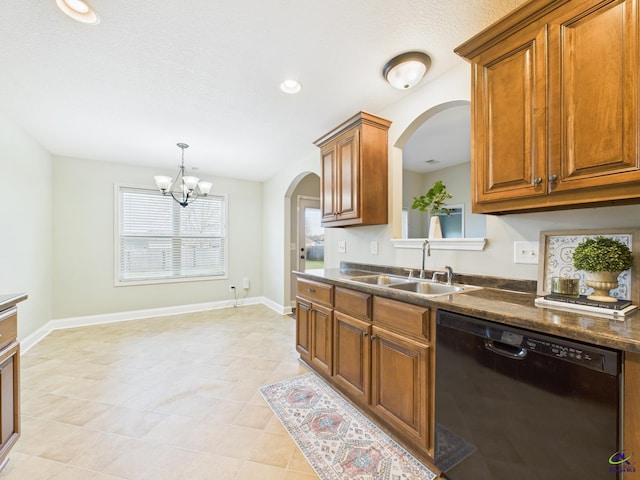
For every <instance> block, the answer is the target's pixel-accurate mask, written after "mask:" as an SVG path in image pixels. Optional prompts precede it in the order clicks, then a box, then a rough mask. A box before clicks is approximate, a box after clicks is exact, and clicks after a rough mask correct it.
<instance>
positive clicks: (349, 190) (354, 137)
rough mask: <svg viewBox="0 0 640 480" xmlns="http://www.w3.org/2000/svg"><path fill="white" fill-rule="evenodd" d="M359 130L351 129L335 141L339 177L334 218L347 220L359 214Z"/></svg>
mask: <svg viewBox="0 0 640 480" xmlns="http://www.w3.org/2000/svg"><path fill="white" fill-rule="evenodd" d="M359 152H360V132H359V131H358V130H354V131H351V132H349V133H347V134H345V135H343V136H341V137H340V138H339V139H338V141H337V142H336V153H337V169H338V171H339V172H340V178H339V179H338V181H337V183H336V187H337V188H336V193H335V197H336V198H337V199H338V209H337V210H336V220H348V219H354V218H358V217H359V216H360V205H359V198H358V192H359V191H360V175H359V173H360V155H359Z"/></svg>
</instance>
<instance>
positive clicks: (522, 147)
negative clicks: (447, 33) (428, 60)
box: [471, 26, 547, 212]
mask: <svg viewBox="0 0 640 480" xmlns="http://www.w3.org/2000/svg"><path fill="white" fill-rule="evenodd" d="M546 49H547V29H546V27H544V26H543V27H540V26H531V27H529V28H526V29H523V30H522V31H520V32H518V33H516V34H515V35H513V36H512V37H510V38H509V39H508V40H507V41H505V42H502V43H499V44H497V45H495V46H494V47H492V48H489V49H488V50H486V51H485V52H483V53H482V54H481V55H479V56H478V57H477V58H475V59H474V61H473V75H474V88H473V99H472V100H473V126H472V128H473V134H472V136H473V138H474V143H473V156H474V161H473V162H472V164H471V166H472V169H471V178H472V195H473V203H474V206H473V207H474V211H480V212H481V211H483V210H482V208H481V207H480V208H476V204H477V203H479V204H482V203H483V202H485V203H486V202H492V201H499V200H506V199H512V198H519V197H530V196H538V195H545V194H546V160H547V153H546V128H545V127H546V118H545V114H546V113H545V112H546V108H547V102H546V61H545V60H546Z"/></svg>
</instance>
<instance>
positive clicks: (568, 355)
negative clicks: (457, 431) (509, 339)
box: [526, 338, 605, 370]
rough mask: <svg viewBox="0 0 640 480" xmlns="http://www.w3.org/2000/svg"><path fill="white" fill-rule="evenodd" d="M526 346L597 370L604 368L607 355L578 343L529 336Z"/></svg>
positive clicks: (534, 350) (533, 350)
mask: <svg viewBox="0 0 640 480" xmlns="http://www.w3.org/2000/svg"><path fill="white" fill-rule="evenodd" d="M526 348H528V349H529V350H531V351H532V352H538V353H541V354H543V355H548V356H550V357H556V358H561V359H563V360H568V361H570V362H573V363H578V364H580V365H585V366H589V367H591V368H595V369H597V370H602V369H603V368H604V366H605V365H604V362H605V357H604V355H602V354H600V353H599V352H591V351H589V350H586V349H582V348H580V346H578V345H565V344H560V343H555V342H550V341H547V340H538V339H535V338H527V340H526Z"/></svg>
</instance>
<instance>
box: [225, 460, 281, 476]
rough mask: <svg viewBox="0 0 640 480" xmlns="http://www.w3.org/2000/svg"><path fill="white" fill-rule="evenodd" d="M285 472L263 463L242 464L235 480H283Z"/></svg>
mask: <svg viewBox="0 0 640 480" xmlns="http://www.w3.org/2000/svg"><path fill="white" fill-rule="evenodd" d="M284 475H285V471H284V470H283V469H281V468H278V467H272V466H270V465H265V464H263V463H255V462H244V463H243V464H242V467H241V468H240V471H239V472H238V475H237V477H236V478H237V479H238V480H240V479H242V480H283V479H284Z"/></svg>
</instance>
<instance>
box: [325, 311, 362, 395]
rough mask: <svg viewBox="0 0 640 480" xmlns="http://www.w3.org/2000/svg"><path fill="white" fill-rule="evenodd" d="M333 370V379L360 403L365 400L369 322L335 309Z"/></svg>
mask: <svg viewBox="0 0 640 480" xmlns="http://www.w3.org/2000/svg"><path fill="white" fill-rule="evenodd" d="M333 316H334V322H333V324H334V328H333V338H334V343H333V370H334V380H335V382H336V383H337V384H338V385H340V386H342V387H343V388H344V389H346V390H347V391H348V392H349V393H350V394H351V395H352V396H353V397H354V398H355V399H356V400H360V401H362V403H363V404H367V403H368V402H369V392H370V388H369V387H370V375H371V374H370V358H371V340H370V335H371V324H369V323H368V322H364V321H362V320H358V319H357V318H354V317H351V316H349V315H346V314H344V313H341V312H338V311H335V312H334V314H333Z"/></svg>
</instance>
